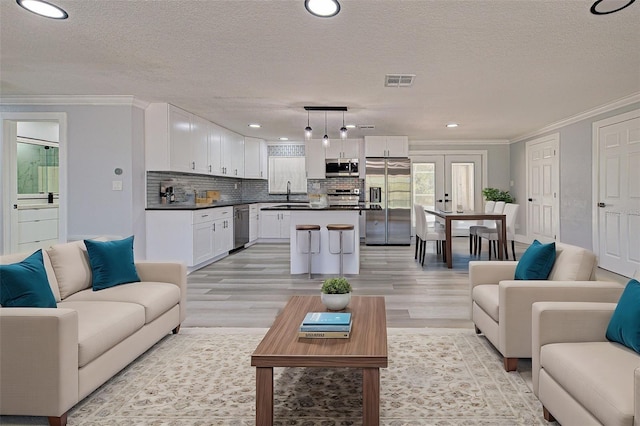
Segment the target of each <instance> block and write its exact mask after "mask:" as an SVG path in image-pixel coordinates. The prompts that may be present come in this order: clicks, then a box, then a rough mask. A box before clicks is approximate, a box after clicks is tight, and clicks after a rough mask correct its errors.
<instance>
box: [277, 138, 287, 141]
mask: <svg viewBox="0 0 640 426" xmlns="http://www.w3.org/2000/svg"><path fill="white" fill-rule="evenodd" d="M278 139H280V140H281V141H288V140H289V138H278Z"/></svg>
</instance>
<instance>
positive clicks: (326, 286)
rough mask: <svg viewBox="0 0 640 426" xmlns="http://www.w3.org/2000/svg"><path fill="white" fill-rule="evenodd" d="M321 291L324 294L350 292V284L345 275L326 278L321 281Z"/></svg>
mask: <svg viewBox="0 0 640 426" xmlns="http://www.w3.org/2000/svg"><path fill="white" fill-rule="evenodd" d="M321 291H322V293H324V294H346V293H351V284H349V281H347V279H346V278H345V277H338V278H328V279H326V280H324V281H323V282H322V289H321Z"/></svg>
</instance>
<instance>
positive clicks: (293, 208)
mask: <svg viewBox="0 0 640 426" xmlns="http://www.w3.org/2000/svg"><path fill="white" fill-rule="evenodd" d="M260 210H279V211H282V210H286V211H304V210H310V211H322V210H324V211H329V210H340V211H350V210H351V211H363V210H380V206H376V205H374V206H369V205H362V204H361V205H358V206H328V207H311V206H309V205H301V206H296V205H292V204H283V205H280V206H273V207H263V208H261V209H260Z"/></svg>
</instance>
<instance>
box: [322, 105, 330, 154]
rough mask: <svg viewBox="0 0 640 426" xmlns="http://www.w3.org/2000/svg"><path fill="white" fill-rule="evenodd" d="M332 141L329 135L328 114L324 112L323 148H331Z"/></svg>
mask: <svg viewBox="0 0 640 426" xmlns="http://www.w3.org/2000/svg"><path fill="white" fill-rule="evenodd" d="M330 144H331V141H330V140H329V136H328V135H327V112H326V111H325V112H324V136H323V137H322V146H323V147H325V148H329V145H330Z"/></svg>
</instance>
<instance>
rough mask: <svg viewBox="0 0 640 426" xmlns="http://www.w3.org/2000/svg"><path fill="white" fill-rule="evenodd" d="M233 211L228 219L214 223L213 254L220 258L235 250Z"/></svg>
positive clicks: (221, 219)
mask: <svg viewBox="0 0 640 426" xmlns="http://www.w3.org/2000/svg"><path fill="white" fill-rule="evenodd" d="M232 212H233V209H232V210H231V211H230V212H229V213H230V214H229V215H228V217H226V218H220V219H216V220H215V221H214V222H213V254H214V256H219V255H222V254H226V253H228V252H230V251H231V250H233V214H232Z"/></svg>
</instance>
